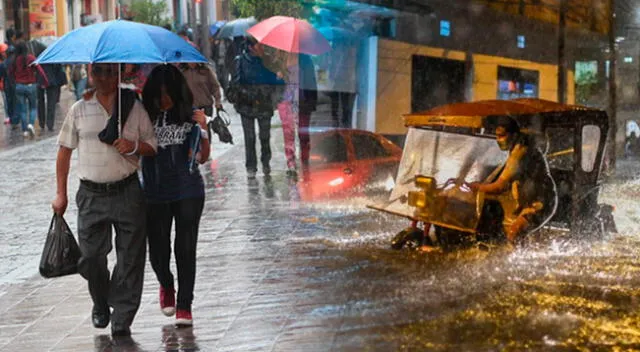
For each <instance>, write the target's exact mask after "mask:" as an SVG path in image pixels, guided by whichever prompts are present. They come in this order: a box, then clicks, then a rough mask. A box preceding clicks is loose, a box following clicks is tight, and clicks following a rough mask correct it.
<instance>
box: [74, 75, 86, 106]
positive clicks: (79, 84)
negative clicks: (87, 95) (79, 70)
mask: <svg viewBox="0 0 640 352" xmlns="http://www.w3.org/2000/svg"><path fill="white" fill-rule="evenodd" d="M86 89H87V78H86V77H85V78H82V79H79V80H77V81H73V90H74V94H75V96H76V101H78V100H80V99H82V94H83V93H84V91H85V90H86Z"/></svg>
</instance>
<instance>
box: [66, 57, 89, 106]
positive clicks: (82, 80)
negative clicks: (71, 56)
mask: <svg viewBox="0 0 640 352" xmlns="http://www.w3.org/2000/svg"><path fill="white" fill-rule="evenodd" d="M70 71H71V73H70V74H69V76H70V81H71V84H72V85H73V86H72V87H70V88H72V89H73V94H74V95H75V97H76V101H78V100H80V99H82V95H83V94H84V91H85V90H86V89H87V81H88V80H89V77H88V75H87V65H83V64H77V65H71V68H70Z"/></svg>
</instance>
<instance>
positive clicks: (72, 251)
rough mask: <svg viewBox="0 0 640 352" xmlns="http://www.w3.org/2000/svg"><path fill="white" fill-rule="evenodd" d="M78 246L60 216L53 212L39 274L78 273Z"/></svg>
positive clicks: (45, 275)
mask: <svg viewBox="0 0 640 352" xmlns="http://www.w3.org/2000/svg"><path fill="white" fill-rule="evenodd" d="M80 257H81V253H80V247H78V243H77V242H76V239H75V237H73V233H72V232H71V229H70V228H69V225H67V222H66V221H65V220H64V218H63V217H62V216H59V215H57V214H53V218H51V225H49V233H48V234H47V240H46V241H45V243H44V249H43V250H42V257H41V258H40V275H42V276H43V277H47V278H50V277H58V276H64V275H71V274H76V273H78V260H80Z"/></svg>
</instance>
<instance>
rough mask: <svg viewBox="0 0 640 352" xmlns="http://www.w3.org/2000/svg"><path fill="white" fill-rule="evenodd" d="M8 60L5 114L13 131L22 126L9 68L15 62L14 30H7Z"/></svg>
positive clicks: (5, 82)
mask: <svg viewBox="0 0 640 352" xmlns="http://www.w3.org/2000/svg"><path fill="white" fill-rule="evenodd" d="M6 35H7V42H6V44H7V45H8V47H7V58H6V60H5V61H4V63H3V64H4V69H5V71H6V72H5V76H4V80H3V87H4V96H5V97H6V105H5V112H6V113H7V118H9V121H7V120H6V119H5V124H7V123H10V124H11V128H12V129H18V126H19V124H20V116H18V114H17V113H16V82H15V81H14V80H13V77H12V76H11V75H9V67H10V66H11V64H12V63H13V61H14V60H15V57H16V55H15V52H16V48H15V39H16V32H15V30H14V29H13V28H9V29H7V33H6Z"/></svg>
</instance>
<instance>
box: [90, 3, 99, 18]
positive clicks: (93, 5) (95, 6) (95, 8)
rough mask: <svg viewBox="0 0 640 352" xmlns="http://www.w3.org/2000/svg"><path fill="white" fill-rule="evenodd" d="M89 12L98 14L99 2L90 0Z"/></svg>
mask: <svg viewBox="0 0 640 352" xmlns="http://www.w3.org/2000/svg"><path fill="white" fill-rule="evenodd" d="M91 14H92V15H99V14H100V3H99V2H98V0H91Z"/></svg>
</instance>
